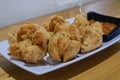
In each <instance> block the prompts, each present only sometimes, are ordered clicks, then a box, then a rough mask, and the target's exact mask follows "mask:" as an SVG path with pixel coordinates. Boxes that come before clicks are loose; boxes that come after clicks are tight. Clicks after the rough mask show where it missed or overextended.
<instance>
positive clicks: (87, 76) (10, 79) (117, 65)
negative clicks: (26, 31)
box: [0, 0, 120, 80]
mask: <svg viewBox="0 0 120 80" xmlns="http://www.w3.org/2000/svg"><path fill="white" fill-rule="evenodd" d="M106 1H108V0H106ZM106 1H99V2H94V3H89V4H86V5H84V6H82V7H83V8H84V11H88V10H96V11H98V12H102V13H104V14H108V15H112V16H117V15H119V14H120V10H119V9H118V10H117V8H118V7H119V8H120V6H118V5H119V3H120V1H119V0H118V1H115V0H110V1H109V2H106ZM103 3H104V4H103ZM113 3H114V4H113ZM98 4H99V5H98ZM102 5H103V6H102ZM104 5H106V6H107V7H105V6H104ZM95 6H96V7H95ZM111 10H116V12H114V11H111ZM109 11H111V12H109ZM79 13H80V12H79V6H77V7H74V8H71V9H67V10H64V11H61V12H57V13H54V14H56V15H61V16H63V17H64V18H70V17H74V16H76V15H77V14H79ZM54 14H50V15H46V16H42V17H37V18H34V19H30V20H27V21H24V22H33V23H37V24H42V23H44V22H46V21H48V17H50V16H51V15H54ZM24 22H20V23H16V24H13V25H10V26H7V27H5V28H1V29H0V41H2V40H5V39H6V36H7V33H8V32H11V31H15V30H17V29H18V28H19V26H20V25H21V24H23V23H24ZM15 79H16V80H120V43H119V42H118V43H116V44H114V45H112V46H110V47H108V48H107V49H105V50H103V51H101V52H99V53H97V54H95V55H92V56H90V57H88V58H86V59H84V60H81V61H79V62H76V63H74V64H71V65H69V66H66V67H64V68H61V69H58V70H55V71H53V72H50V73H47V74H44V75H40V76H37V75H33V74H31V73H29V72H27V71H25V70H23V69H21V68H19V67H17V66H15V65H13V64H12V63H10V62H9V61H7V60H6V59H5V58H4V57H2V56H1V55H0V80H15Z"/></svg>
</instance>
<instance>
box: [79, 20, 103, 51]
mask: <svg viewBox="0 0 120 80" xmlns="http://www.w3.org/2000/svg"><path fill="white" fill-rule="evenodd" d="M82 36H83V37H82V41H81V52H82V53H86V52H89V51H92V50H94V49H96V48H98V47H100V46H101V45H102V26H101V24H100V23H99V22H96V23H93V24H92V25H89V26H86V27H84V28H83V29H82Z"/></svg>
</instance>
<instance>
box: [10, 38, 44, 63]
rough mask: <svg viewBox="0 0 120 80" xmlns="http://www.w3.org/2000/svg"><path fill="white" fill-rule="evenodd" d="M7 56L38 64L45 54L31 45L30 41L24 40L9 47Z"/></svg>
mask: <svg viewBox="0 0 120 80" xmlns="http://www.w3.org/2000/svg"><path fill="white" fill-rule="evenodd" d="M9 50H10V53H9V55H10V56H12V57H16V58H19V59H21V60H24V61H25V62H29V63H38V62H39V61H40V60H42V59H43V57H44V56H45V53H44V54H43V51H42V50H41V49H40V47H38V46H36V45H32V43H31V41H30V40H24V41H21V42H19V43H15V44H12V45H10V48H9Z"/></svg>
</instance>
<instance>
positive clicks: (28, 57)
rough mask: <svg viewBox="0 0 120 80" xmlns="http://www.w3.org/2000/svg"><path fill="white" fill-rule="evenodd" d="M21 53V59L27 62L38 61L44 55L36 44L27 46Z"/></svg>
mask: <svg viewBox="0 0 120 80" xmlns="http://www.w3.org/2000/svg"><path fill="white" fill-rule="evenodd" d="M22 54H23V55H22V60H24V61H26V62H29V63H38V62H39V61H40V60H42V59H43V57H44V55H43V53H42V52H41V50H40V49H39V47H38V46H36V45H33V46H28V47H27V48H26V50H25V51H24V52H23V53H22Z"/></svg>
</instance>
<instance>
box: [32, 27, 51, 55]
mask: <svg viewBox="0 0 120 80" xmlns="http://www.w3.org/2000/svg"><path fill="white" fill-rule="evenodd" d="M48 38H49V34H48V32H47V31H46V30H45V28H44V27H40V29H39V30H37V31H36V32H35V33H34V34H33V37H32V43H33V45H37V46H39V48H40V50H41V52H42V53H41V54H43V55H45V54H46V52H47V43H48Z"/></svg>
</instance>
